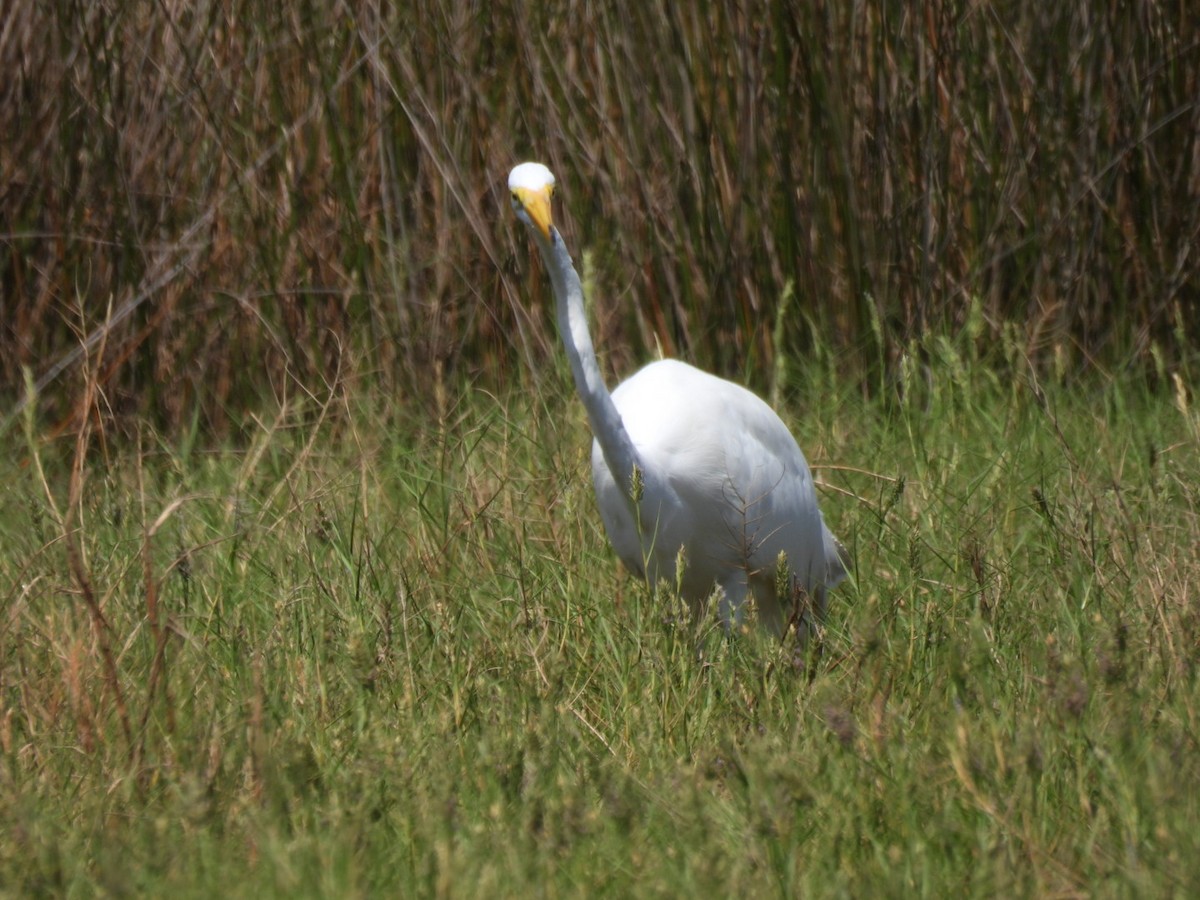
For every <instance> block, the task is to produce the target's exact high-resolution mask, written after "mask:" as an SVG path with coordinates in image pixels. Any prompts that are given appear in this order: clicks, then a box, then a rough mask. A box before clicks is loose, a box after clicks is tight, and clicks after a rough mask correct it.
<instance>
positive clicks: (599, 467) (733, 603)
mask: <svg viewBox="0 0 1200 900" xmlns="http://www.w3.org/2000/svg"><path fill="white" fill-rule="evenodd" d="M508 187H509V190H510V191H511V193H512V203H513V209H514V210H515V211H516V213H517V216H518V217H519V218H520V219H521V220H522V221H523V222H525V224H527V225H528V226H530V231H531V232H532V234H533V237H534V239H535V241H536V243H537V245H538V249H539V250H540V251H541V254H542V258H543V259H544V260H545V262H546V267H547V269H548V271H549V275H550V282H551V286H552V288H553V290H554V297H555V302H556V307H557V316H558V326H559V331H560V333H561V335H562V339H563V344H564V346H565V348H566V351H567V357H568V358H569V360H570V362H571V371H572V374H573V375H574V378H575V386H576V388H577V389H578V391H579V395H580V398H581V399H582V400H583V403H584V406H585V407H586V408H587V413H588V419H589V421H590V423H591V426H592V433H593V435H594V436H595V440H594V441H593V444H592V479H593V482H594V484H595V488H596V500H597V503H598V505H599V507H600V517H601V519H602V520H603V521H604V527H605V530H606V531H607V532H608V537H609V540H610V541H611V542H612V545H613V548H614V549H615V550H616V551H617V555H618V556H619V557H620V558H621V561H622V562H623V563H624V564H625V566H626V567H627V568H628V569H629V570H630V571H632V572H634V573H635V574H637V575H639V576H642V577H645V578H646V579H648V580H649V581H650V582H651V583H652V584H656V583H658V582H659V581H660V580H665V581H667V582H668V583H669V584H671V585H675V584H678V585H679V586H680V592H681V594H682V595H683V597H684V598H685V599H686V600H687V601H688V602H689V603H690V604H691V606H692V607H693V609H697V610H698V609H700V608H702V607H703V606H704V604H705V603H706V601H707V600H708V599H709V597H711V596H712V595H713V592H714V590H719V592H720V613H721V619H722V621H723V622H724V623H725V624H726V626H727V627H728V626H732V625H733V624H736V623H739V622H741V620H742V617H743V614H744V610H745V601H746V598H747V596H749V595H751V594H752V595H753V597H754V599H755V602H756V604H757V607H758V617H759V621H760V622H761V623H762V625H763V626H764V627H765V628H767V629H769V630H770V631H772V632H774V633H776V634H781V633H782V632H783V629H784V628H785V627H786V626H787V624H788V622H789V621H790V620H791V619H792V616H793V613H794V612H798V613H800V616H799V617H798V618H797V620H796V621H797V623H798V625H800V626H801V627H806V626H807V625H808V623H809V617H808V612H809V610H812V611H815V612H816V613H817V614H818V615H820V614H823V612H824V607H825V596H826V591H827V590H829V589H830V588H832V587H834V586H835V585H836V584H837V583H838V582H839V581H841V580H842V578H843V577H845V574H846V569H845V563H844V558H845V550H844V548H842V546H841V544H840V543H838V541H837V539H836V538H834V536H833V535H832V534H831V533H830V531H829V529H828V528H826V527H825V524H824V522H823V520H822V518H821V512H820V510H819V509H818V507H817V495H816V491H815V489H814V488H813V481H812V475H811V474H810V472H809V469H808V463H807V462H806V461H805V459H804V454H803V452H802V451H801V450H800V447H799V445H798V444H797V443H796V440H795V438H793V437H792V434H791V432H790V431H788V429H787V426H786V425H784V424H783V421H782V420H781V419H780V418H779V416H777V415H776V414H775V412H774V410H772V409H771V407H769V406H768V405H767V404H766V403H765V402H764V401H763V400H762V399H760V398H759V397H758V396H757V395H755V394H754V393H752V392H750V391H748V390H746V389H745V388H743V387H741V386H740V385H737V384H734V383H733V382H731V381H726V380H725V379H723V378H717V377H716V376H715V375H710V374H708V373H707V372H702V371H701V370H699V369H697V368H695V367H694V366H689V365H687V364H686V363H683V362H679V361H677V360H661V361H659V362H654V363H650V364H649V365H647V366H645V367H644V368H642V369H641V370H640V371H638V372H637V373H636V374H634V375H633V376H631V377H630V378H628V379H627V380H625V381H624V382H622V383H621V384H620V385H619V386H618V387H617V389H616V390H615V391H613V392H612V393H611V394H609V392H608V389H607V388H606V387H605V384H604V379H603V377H602V376H601V374H600V367H599V365H598V364H597V362H596V355H595V352H594V351H593V349H592V340H591V336H590V334H589V333H588V328H587V321H586V316H585V313H584V304H583V288H582V286H581V284H580V281H579V276H578V274H577V273H576V272H575V267H574V265H573V264H572V263H571V256H570V253H569V252H568V250H567V248H566V245H565V244H564V242H563V239H562V236H561V235H560V234H559V233H558V230H557V229H556V228H555V227H554V225H553V220H552V216H551V211H550V198H551V195H552V194H553V192H554V176H553V175H552V174H551V173H550V170H549V169H547V168H546V167H545V166H543V165H541V164H540V163H522V164H521V165H519V166H517V167H516V168H514V169H513V170H512V173H511V174H510V175H509V179H508ZM681 548H683V552H682V554H681V552H680V551H681ZM781 553H782V554H784V556H783V557H781V555H780V554H781ZM681 559H682V560H684V566H683V569H682V572H680V573H677V572H676V567H677V563H678V562H679V561H680V560H681ZM781 560H785V561H786V565H787V572H788V576H787V577H788V578H789V580H790V594H791V596H785V597H779V596H777V585H778V584H779V583H780V581H779V569H780V562H781Z"/></svg>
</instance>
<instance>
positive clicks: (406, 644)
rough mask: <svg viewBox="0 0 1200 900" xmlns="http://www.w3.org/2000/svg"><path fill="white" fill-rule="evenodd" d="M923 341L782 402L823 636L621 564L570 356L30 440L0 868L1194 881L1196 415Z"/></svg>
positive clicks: (191, 878)
mask: <svg viewBox="0 0 1200 900" xmlns="http://www.w3.org/2000/svg"><path fill="white" fill-rule="evenodd" d="M926 349H927V350H928V351H929V352H928V354H927V355H928V358H929V363H928V364H927V366H926V367H924V368H921V369H918V368H917V367H915V366H914V367H904V368H903V371H904V372H905V373H907V374H908V375H910V376H911V378H909V379H908V380H905V381H903V382H901V383H899V384H897V385H896V386H895V388H896V389H895V390H894V391H889V392H888V393H886V394H885V395H884V396H885V398H886V399H880V400H866V401H864V400H863V399H861V397H860V396H856V395H855V394H853V393H851V392H847V391H845V390H841V389H839V387H838V385H837V379H836V377H834V376H831V374H830V370H829V369H828V368H827V367H825V366H823V365H822V364H820V363H812V364H806V365H802V366H798V367H797V368H796V370H795V372H794V373H793V378H792V379H791V381H789V387H788V388H787V389H786V390H784V391H783V396H784V398H785V400H784V402H783V408H784V410H785V418H787V419H788V421H790V422H791V423H793V426H794V428H795V430H796V431H797V432H798V433H799V434H800V435H801V439H802V441H803V443H804V444H805V446H806V448H807V449H808V451H809V456H810V459H811V460H812V461H813V463H814V467H815V468H816V470H817V475H818V479H819V480H820V481H821V482H823V484H824V488H823V490H822V495H823V502H824V505H825V509H826V516H827V519H828V521H829V522H830V523H831V525H832V527H833V528H834V529H835V530H836V531H837V532H838V533H839V534H840V535H842V536H843V538H845V539H846V541H847V543H848V545H849V546H850V547H851V549H852V552H853V557H854V573H853V579H852V582H851V583H848V584H846V585H843V586H842V587H841V588H840V589H839V590H838V591H837V592H836V594H835V595H834V600H833V603H832V604H831V610H830V615H829V617H828V621H827V623H826V627H825V629H824V631H823V634H822V635H821V637H820V639H819V640H818V641H817V642H815V643H814V644H812V645H810V646H809V648H808V649H807V651H804V652H802V651H800V650H798V649H797V648H796V647H795V646H794V645H793V644H791V643H785V644H783V645H779V644H777V643H776V642H775V641H773V640H769V639H767V638H765V637H761V636H759V635H758V634H756V633H754V632H749V633H746V634H739V635H735V636H734V637H732V638H727V637H726V636H725V635H724V634H723V633H722V631H721V629H720V627H719V626H718V625H717V624H716V621H715V618H714V619H712V620H708V621H704V622H702V623H699V624H698V625H692V624H690V623H689V621H688V620H687V619H686V618H684V617H682V616H681V615H680V610H679V609H677V608H676V607H675V606H674V605H673V604H672V602H671V601H670V599H669V595H668V594H666V593H665V592H664V593H662V594H659V595H655V594H653V593H651V592H650V591H649V590H648V589H647V588H645V587H644V586H642V585H639V584H638V583H636V582H634V581H632V580H631V579H629V578H628V577H627V576H625V575H624V574H622V573H621V572H620V571H619V570H618V567H617V564H616V562H615V561H614V560H613V558H612V557H611V554H610V552H609V550H608V549H607V546H606V543H605V540H604V536H603V534H602V532H601V530H600V527H599V524H598V518H597V515H596V513H595V510H594V508H593V502H592V497H591V488H590V480H589V477H588V471H587V457H586V448H587V445H588V442H589V436H588V433H587V431H586V424H585V422H584V419H583V414H582V410H581V409H580V408H579V407H578V404H577V402H576V401H575V400H574V398H573V396H572V394H571V391H570V390H569V387H568V383H567V380H566V375H565V373H564V372H563V371H562V370H563V369H565V366H563V367H560V369H558V370H553V369H552V370H549V371H548V372H547V373H546V375H545V378H544V379H543V382H542V384H541V392H540V393H539V394H537V395H536V396H531V395H530V394H528V393H513V394H512V395H508V396H495V395H493V394H491V393H486V392H482V391H470V390H466V391H464V392H463V395H462V398H461V399H460V400H459V401H458V402H456V403H455V404H454V405H453V406H449V407H447V408H446V409H444V410H443V412H442V413H441V414H440V415H438V416H437V417H432V418H427V417H419V418H418V417H412V416H411V415H410V414H409V412H408V411H407V409H406V408H405V407H403V406H398V405H396V404H395V403H392V402H390V401H389V400H388V399H387V398H386V397H384V396H383V395H381V394H379V393H378V392H377V391H374V390H372V389H371V388H370V386H369V385H364V384H340V385H337V386H336V388H335V389H334V390H332V391H330V392H329V393H328V394H327V395H325V396H316V397H297V398H293V399H291V400H289V401H288V402H286V403H284V404H282V405H281V406H280V407H279V408H278V409H277V411H276V413H275V414H274V415H273V416H266V417H263V418H262V419H260V420H259V421H258V422H257V423H256V424H255V425H254V427H253V434H252V436H251V438H250V440H249V442H248V445H247V446H246V447H245V448H244V449H242V450H240V451H238V452H233V451H221V450H212V449H205V448H202V447H201V446H199V445H197V444H194V443H188V442H187V441H176V442H173V441H167V440H164V439H161V438H159V437H158V436H156V435H155V434H154V433H152V432H150V431H149V430H142V431H141V432H139V433H138V434H137V435H136V436H135V437H134V438H125V439H122V440H120V441H117V440H115V439H114V440H111V441H110V442H108V444H106V442H105V441H102V440H100V436H99V435H96V434H92V436H91V440H90V442H88V443H87V444H86V446H85V445H84V444H80V445H79V447H80V448H83V450H82V452H83V455H82V456H80V457H76V455H75V450H76V449H77V447H76V445H75V444H74V443H73V442H70V441H67V442H62V445H61V446H60V445H52V446H49V447H43V448H42V449H40V450H37V446H38V445H37V443H36V442H34V443H33V444H27V443H22V441H21V440H20V439H19V436H18V435H16V434H12V435H9V436H8V438H7V439H6V444H7V448H6V452H5V454H4V458H5V459H6V460H8V462H7V463H6V464H5V469H6V471H5V473H4V477H5V479H6V481H7V482H9V483H10V484H12V485H13V486H14V487H13V489H12V490H10V492H9V496H10V498H14V499H15V500H16V502H11V503H9V504H8V515H6V517H5V519H4V522H3V526H0V527H2V529H3V531H2V534H3V540H2V544H3V553H2V555H0V574H2V575H3V582H4V583H5V584H6V585H9V587H7V588H6V596H5V609H6V612H5V616H4V627H3V631H2V632H0V667H2V668H0V673H2V677H3V698H4V704H5V708H4V714H3V718H2V719H0V726H2V731H0V742H2V748H3V767H4V768H3V772H4V787H3V793H2V795H0V812H2V814H3V815H2V818H3V820H4V821H5V822H6V826H5V827H6V832H7V838H6V840H5V841H4V843H3V849H2V850H0V883H2V884H4V885H5V886H6V889H7V890H9V891H11V892H13V893H18V894H26V893H49V894H60V893H67V894H71V895H78V896H84V895H92V894H95V893H105V894H126V893H129V892H137V893H146V894H157V895H164V894H168V893H170V894H181V893H182V894H189V895H213V894H217V893H222V892H226V891H231V892H232V893H233V894H235V895H241V896H246V895H256V894H266V895H272V896H276V895H290V896H295V895H325V896H354V895H379V894H393V895H394V894H396V893H397V892H399V893H402V894H405V895H409V894H414V893H417V894H439V895H457V896H462V895H466V896H485V895H486V896H497V895H501V896H503V895H509V896H516V895H521V896H525V895H529V894H531V893H532V894H534V895H546V896H558V895H563V894H583V893H587V894H593V893H609V894H615V895H626V894H639V895H679V894H682V893H692V892H705V893H707V892H715V893H718V894H719V893H731V894H732V893H737V894H739V895H785V896H786V895H796V894H805V895H827V894H845V895H854V896H865V895H874V894H880V893H883V894H895V893H900V892H905V893H908V892H911V891H916V892H919V893H923V894H929V895H942V896H944V895H946V894H947V893H950V892H952V891H965V892H968V893H971V894H1012V893H1023V894H1038V895H1072V894H1078V893H1090V894H1096V893H1099V894H1111V895H1130V894H1137V895H1140V896H1148V895H1163V894H1168V895H1169V894H1178V895H1186V894H1189V893H1192V892H1194V891H1195V889H1196V888H1197V887H1200V862H1198V860H1200V808H1198V806H1200V793H1198V792H1197V791H1196V785H1197V784H1198V783H1200V748H1198V747H1197V710H1198V703H1200V681H1198V679H1197V647H1198V646H1200V610H1198V607H1197V605H1196V585H1197V583H1198V581H1200V562H1198V561H1197V557H1196V552H1195V550H1196V546H1197V544H1198V543H1200V488H1198V485H1200V463H1198V458H1197V454H1196V451H1195V445H1196V441H1197V438H1198V434H1197V430H1198V429H1200V419H1198V417H1197V413H1196V411H1195V410H1194V409H1190V408H1188V406H1187V402H1186V399H1185V397H1184V395H1180V396H1179V397H1177V398H1174V399H1173V398H1172V396H1171V394H1170V392H1164V391H1158V392H1154V391H1150V390H1148V389H1147V388H1146V387H1145V386H1144V384H1143V383H1142V382H1141V381H1139V380H1138V379H1136V378H1130V377H1120V376H1107V377H1105V378H1096V379H1094V380H1092V381H1091V382H1090V383H1078V382H1076V383H1071V384H1066V383H1043V384H1039V383H1038V382H1037V381H1036V380H1035V379H1034V378H1033V376H1032V375H1030V374H1029V372H1021V371H1018V370H1013V371H1009V372H1008V374H1007V375H1006V376H1005V377H1003V378H1001V377H998V376H997V375H996V374H994V372H993V370H992V369H991V368H988V367H985V366H983V365H982V364H980V363H979V362H978V361H977V360H972V359H971V357H970V355H969V354H968V353H967V352H966V351H965V350H964V348H963V347H960V346H956V345H955V344H954V343H953V342H951V341H937V342H934V343H932V344H931V345H930V346H929V347H928V348H926ZM118 444H119V446H111V445H118ZM135 448H140V450H138V449H135ZM35 450H36V453H35V452H32V451H35ZM76 463H78V466H77V476H76V477H75V478H74V482H73V479H72V471H73V469H74V468H75V467H76ZM73 483H74V488H73V487H72V484H73ZM73 560H74V561H73ZM92 600H94V601H95V603H96V605H97V607H98V609H99V611H100V612H101V613H102V615H103V624H102V625H100V626H99V628H98V629H97V627H96V621H95V618H94V615H93V614H91V613H89V608H90V603H91V602H92Z"/></svg>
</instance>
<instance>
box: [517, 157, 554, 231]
mask: <svg viewBox="0 0 1200 900" xmlns="http://www.w3.org/2000/svg"><path fill="white" fill-rule="evenodd" d="M508 190H509V192H510V193H511V194H512V205H513V211H514V212H516V214H517V218H518V219H520V220H521V221H522V222H524V223H525V224H526V225H528V226H530V227H531V228H535V229H536V230H537V232H538V234H540V235H541V236H542V237H543V238H545V239H546V240H550V229H551V227H552V226H553V221H552V220H551V218H550V198H551V197H552V196H553V195H554V175H553V174H552V173H551V172H550V170H549V169H547V168H546V167H545V166H543V165H542V164H541V163H536V162H526V163H521V164H520V165H519V166H517V167H516V168H515V169H513V170H512V171H511V172H509V173H508Z"/></svg>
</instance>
